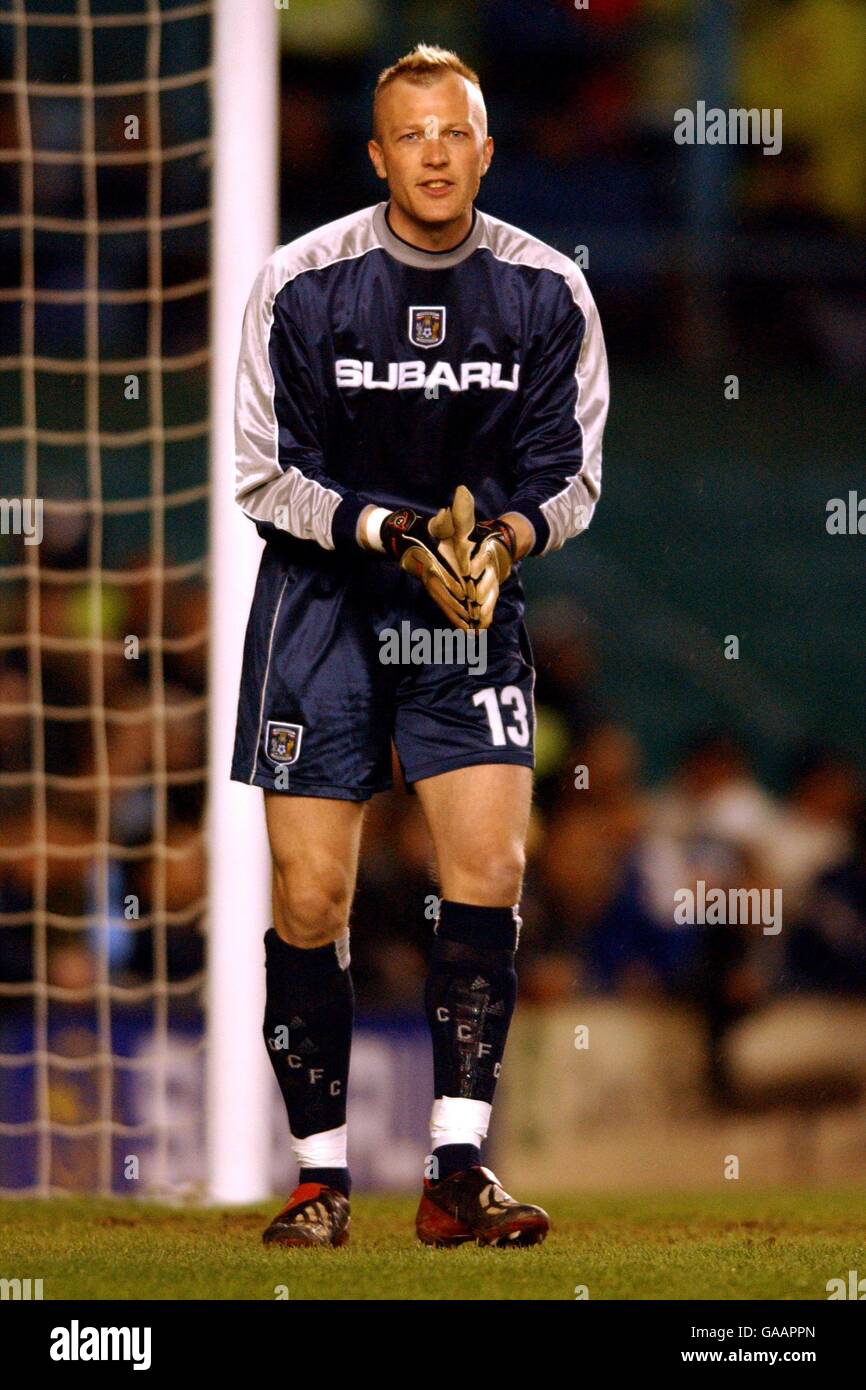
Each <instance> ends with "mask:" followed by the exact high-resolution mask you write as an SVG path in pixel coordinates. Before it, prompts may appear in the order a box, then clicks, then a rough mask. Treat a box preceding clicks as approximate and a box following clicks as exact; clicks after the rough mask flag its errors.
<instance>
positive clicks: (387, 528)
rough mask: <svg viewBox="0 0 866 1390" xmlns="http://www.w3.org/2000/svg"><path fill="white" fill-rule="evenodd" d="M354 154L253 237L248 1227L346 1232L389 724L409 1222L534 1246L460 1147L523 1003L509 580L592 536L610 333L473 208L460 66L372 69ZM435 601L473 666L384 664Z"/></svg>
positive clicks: (487, 1102) (472, 108)
mask: <svg viewBox="0 0 866 1390" xmlns="http://www.w3.org/2000/svg"><path fill="white" fill-rule="evenodd" d="M368 148H369V154H370V158H371V160H372V162H373V165H374V167H375V170H376V173H377V174H378V175H379V177H380V178H382V179H385V180H387V183H388V189H389V193H390V199H389V201H388V203H387V204H384V203H383V204H379V205H378V206H376V207H372V208H366V209H364V210H363V211H361V212H358V213H355V214H352V215H351V216H349V217H345V218H342V219H340V220H339V221H337V222H334V223H331V224H330V225H328V226H326V227H322V228H319V229H318V230H316V231H314V232H311V233H309V234H308V235H306V236H303V237H300V238H299V239H298V240H297V241H294V242H292V243H290V244H289V245H288V246H284V247H281V248H280V249H279V250H278V251H276V252H275V254H274V255H273V256H272V257H271V259H270V260H269V261H268V262H267V264H266V265H265V267H264V269H263V270H262V271H261V273H260V275H259V277H258V279H257V281H256V284H255V286H254V288H253V292H252V295H251V298H250V301H249V305H248V307H247V312H246V316H245V319H244V329H243V344H242V350H241V358H240V365H239V371H238V385H237V449H238V453H237V478H238V486H237V498H238V501H239V503H240V505H241V506H242V507H243V509H244V511H245V512H246V514H247V515H248V516H249V517H250V518H251V519H252V520H253V521H254V522H255V523H256V525H257V527H258V529H259V531H260V533H261V534H262V535H263V536H265V538H266V540H267V545H266V547H265V551H264V554H263V557H262V563H261V569H260V572H259V577H258V581H257V586H256V591H255V597H254V600H253V606H252V612H251V615H250V621H249V627H248V630H247V637H246V646H245V653H244V669H243V677H242V683H241V693H240V705H239V714H238V725H237V736H236V743H235V751H234V761H233V766H232V776H233V777H234V778H235V779H237V780H240V781H244V782H248V783H250V784H252V785H254V786H259V787H263V788H264V790H265V811H266V819H267V826H268V834H269V839H270V847H271V854H272V859H273V913H274V925H273V928H272V929H271V930H269V931H268V932H267V934H266V936H265V947H266V972H267V1006H266V1013H265V1024H264V1034H265V1040H266V1042H267V1044H268V1047H269V1055H270V1057H271V1061H272V1063H273V1066H274V1071H275V1073H276V1076H277V1080H278V1082H279V1085H280V1088H281V1090H282V1094H283V1098H284V1100H285V1104H286V1110H287V1113H288V1119H289V1128H290V1133H291V1140H292V1147H293V1152H294V1154H295V1157H296V1159H297V1161H298V1164H299V1167H300V1174H299V1183H298V1187H297V1188H296V1190H295V1191H294V1192H293V1193H292V1195H291V1197H290V1198H289V1200H288V1202H287V1204H286V1206H285V1207H284V1209H283V1211H282V1212H280V1214H279V1215H278V1216H277V1217H276V1218H275V1220H274V1221H273V1222H272V1223H271V1225H270V1226H269V1227H268V1229H267V1230H266V1231H265V1233H264V1239H265V1241H266V1242H267V1243H276V1244H280V1245H332V1246H334V1245H340V1244H341V1243H342V1242H343V1241H344V1240H345V1239H346V1238H347V1234H348V1226H349V1200H348V1199H349V1171H348V1167H347V1160H346V1123H345V1121H346V1086H347V1080H348V1073H349V1049H350V1041H351V1029H352V986H351V982H350V976H349V936H348V920H349V911H350V907H351V902H352V896H353V892H354V887H355V877H356V870H357V863H358V846H359V840H360V835H361V820H362V814H363V803H364V802H365V801H366V800H367V799H369V797H370V796H371V795H372V794H373V793H374V792H377V791H381V790H384V789H386V788H387V787H388V786H390V767H391V761H390V760H391V744H392V740H393V743H394V746H395V748H396V752H397V756H398V757H399V760H400V763H401V766H402V771H403V774H404V777H405V780H406V783H407V784H408V785H410V786H411V787H412V788H413V789H414V791H415V792H416V793H417V795H418V797H419V800H420V803H421V806H422V809H423V811H424V814H425V817H426V819H427V823H428V825H429V828H430V832H431V836H432V840H433V843H434V847H435V853H436V860H437V871H438V878H439V884H440V887H441V894H442V897H441V901H440V910H439V916H438V920H437V923H436V928H435V935H434V938H433V948H432V959H431V965H430V975H429V980H428V984H427V989H426V1011H427V1016H428V1019H429V1023H430V1029H431V1033H432V1039H433V1056H434V1073H435V1095H436V1098H435V1101H434V1104H433V1113H432V1121H431V1138H432V1154H431V1157H430V1159H428V1164H427V1178H426V1180H425V1183H424V1190H423V1194H422V1197H421V1204H420V1207H419V1211H418V1217H417V1221H416V1229H417V1233H418V1236H419V1237H420V1239H421V1240H422V1241H424V1242H426V1243H428V1244H433V1245H454V1244H460V1243H462V1242H465V1241H470V1240H472V1241H478V1242H479V1243H482V1244H489V1245H496V1244H499V1245H510V1244H517V1245H521V1244H524V1245H529V1244H535V1243H536V1242H538V1241H540V1240H543V1239H544V1236H545V1235H546V1233H547V1229H548V1224H549V1222H548V1218H547V1215H546V1213H545V1212H543V1211H542V1210H541V1209H540V1208H539V1207H535V1206H528V1205H525V1204H523V1203H519V1202H516V1201H514V1200H513V1198H511V1197H510V1196H509V1195H508V1194H507V1193H506V1192H504V1191H503V1190H502V1188H501V1187H500V1186H499V1184H498V1181H497V1179H496V1178H495V1176H494V1175H493V1174H492V1173H491V1172H490V1171H489V1170H488V1169H486V1168H484V1167H482V1166H481V1153H480V1150H481V1144H482V1142H483V1140H484V1138H485V1137H486V1134H487V1127H488V1122H489V1117H490V1110H491V1103H492V1101H493V1093H494V1089H495V1086H496V1081H497V1078H498V1076H499V1073H500V1068H501V1062H502V1056H503V1052H504V1048H505V1041H506V1036H507V1033H508V1025H509V1022H510V1019H511V1015H512V1012H513V1009H514V1003H515V997H516V974H515V969H514V958H515V951H516V948H517V941H518V933H519V928H520V918H519V916H518V904H519V899H520V890H521V879H522V874H523V863H524V840H525V836H526V829H527V823H528V818H529V809H530V800H531V795H532V771H531V769H532V766H533V751H532V747H533V703H532V686H533V670H532V664H531V652H530V648H529V643H528V640H527V638H526V634H525V630H524V627H523V621H522V619H523V595H522V589H521V585H520V580H519V577H518V573H517V570H516V568H514V566H516V564H517V562H519V561H520V560H521V559H522V558H523V557H524V556H527V555H542V554H545V553H547V552H548V551H551V550H555V549H557V548H558V547H559V546H561V545H562V544H563V543H564V542H565V541H566V540H567V539H569V538H570V537H572V536H575V535H577V534H578V532H580V531H582V530H583V529H585V527H586V526H587V525H588V523H589V520H590V517H591V515H592V512H593V509H594V506H595V503H596V501H597V499H598V495H599V486H600V483H599V480H600V470H601V437H602V430H603V426H604V420H605V415H606V412H607V368H606V361H605V353H604V343H603V339H602V333H601V328H600V325H599V321H598V315H597V313H596V309H595V305H594V303H593V300H592V297H591V295H590V293H589V290H588V288H587V286H586V283H585V281H584V278H583V276H582V274H581V272H580V271H579V270H578V269H577V268H576V267H575V266H574V265H573V264H572V262H571V261H569V260H568V259H567V258H566V257H564V256H562V255H560V254H559V253H558V252H556V251H554V250H552V249H551V248H550V247H548V246H545V245H544V244H543V243H541V242H539V241H537V240H535V239H534V238H533V237H530V236H529V235H527V234H526V233H524V232H521V231H519V230H518V229H517V228H514V227H510V226H508V225H506V224H505V223H502V222H499V221H497V220H496V219H494V218H491V217H488V216H486V215H485V214H482V213H480V212H478V211H477V210H476V209H475V207H474V199H475V196H476V194H477V192H478V188H479V185H480V181H481V178H482V177H483V175H484V174H485V173H486V172H487V169H488V168H489V166H490V161H491V158H492V155H493V141H492V140H491V139H490V137H489V136H488V134H487V117H486V112H485V108H484V101H483V98H482V95H481V91H480V87H479V84H478V78H477V77H476V75H475V74H474V73H473V72H472V71H471V69H469V68H468V67H466V66H465V64H464V63H462V62H461V61H460V59H459V58H457V57H456V55H454V54H453V53H449V52H446V51H444V50H442V49H438V48H430V47H427V46H426V45H421V46H419V47H418V48H416V49H415V50H414V51H413V52H412V53H410V54H408V55H407V56H406V57H404V58H402V59H401V60H400V61H399V62H398V63H396V64H395V65H394V66H393V67H391V68H389V69H387V70H386V71H385V72H383V73H382V75H381V76H380V78H379V81H378V84H377V87H376V93H375V98H374V111H373V139H372V140H371V141H370V143H369V146H368ZM452 498H453V505H452V506H450V507H449V503H451V502H452ZM473 500H474V509H475V511H476V512H477V515H478V516H479V517H481V518H483V520H481V521H480V522H477V523H476V522H475V517H474V514H473ZM443 614H444V615H445V617H446V618H447V623H448V625H449V626H448V631H449V632H453V630H457V631H458V632H463V633H464V634H465V633H467V632H468V633H470V634H476V637H475V638H474V639H470V642H471V640H477V641H480V640H482V638H483V639H486V652H485V662H484V666H485V669H484V674H483V676H482V675H481V674H480V672H481V665H480V664H479V665H478V666H477V668H474V667H473V666H472V664H471V663H470V660H469V659H468V658H467V660H465V661H463V662H452V663H450V664H446V663H445V662H443V661H440V662H439V663H438V664H436V663H428V664H423V665H420V666H419V665H413V664H406V665H402V666H395V665H389V664H385V663H384V662H383V661H382V660H381V659H380V657H381V655H382V652H381V641H380V639H381V638H382V636H383V634H384V633H385V632H391V631H394V630H396V631H400V630H401V624H403V623H407V622H408V624H409V625H410V629H411V631H412V632H413V633H417V632H427V633H428V634H430V633H433V632H435V631H436V630H437V629H441V628H442V624H443Z"/></svg>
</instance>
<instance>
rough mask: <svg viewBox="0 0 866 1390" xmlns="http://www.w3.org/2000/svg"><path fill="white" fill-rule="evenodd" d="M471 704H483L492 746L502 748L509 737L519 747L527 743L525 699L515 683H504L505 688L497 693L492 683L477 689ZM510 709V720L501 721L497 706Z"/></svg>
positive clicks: (527, 726)
mask: <svg viewBox="0 0 866 1390" xmlns="http://www.w3.org/2000/svg"><path fill="white" fill-rule="evenodd" d="M472 703H473V705H483V706H484V709H485V711H486V714H487V722H488V724H489V725H490V737H491V739H492V740H493V744H494V747H496V748H503V747H504V746H505V744H506V743H507V742H508V740H509V739H510V740H511V742H512V743H516V744H517V746H518V747H519V748H525V747H526V746H527V744H528V743H529V720H528V718H527V715H526V700H525V699H524V698H523V691H522V690H521V689H520V688H519V686H516V685H506V686H505V688H504V689H503V690H501V691H499V692H498V693H497V691H496V690H494V688H493V686H492V685H489V686H488V687H487V689H486V690H479V691H478V692H477V694H475V695H473V696H472ZM500 705H502V706H503V707H504V708H507V709H510V710H511V714H512V722H511V723H510V724H505V723H503V719H502V715H501V714H500V712H499V706H500Z"/></svg>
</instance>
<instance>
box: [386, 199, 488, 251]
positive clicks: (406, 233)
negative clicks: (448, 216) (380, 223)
mask: <svg viewBox="0 0 866 1390" xmlns="http://www.w3.org/2000/svg"><path fill="white" fill-rule="evenodd" d="M385 217H386V219H387V222H388V226H389V227H390V228H391V231H392V232H393V233H394V235H395V236H398V237H399V238H400V240H401V241H405V242H407V243H408V245H409V246H414V247H416V248H417V249H418V250H419V251H453V250H454V247H455V246H459V245H460V243H461V241H465V240H466V238H467V237H468V235H469V233H470V232H471V230H472V222H473V217H474V214H473V209H472V208H471V207H468V208H467V209H466V211H465V212H464V213H461V214H460V216H459V217H457V218H455V219H454V221H453V222H443V223H442V224H441V225H435V226H430V225H428V224H427V223H425V222H416V221H415V219H414V218H412V217H407V216H406V214H405V213H404V212H403V211H402V209H401V208H398V207H397V206H396V204H395V203H394V202H389V204H388V206H387V207H386V209H385Z"/></svg>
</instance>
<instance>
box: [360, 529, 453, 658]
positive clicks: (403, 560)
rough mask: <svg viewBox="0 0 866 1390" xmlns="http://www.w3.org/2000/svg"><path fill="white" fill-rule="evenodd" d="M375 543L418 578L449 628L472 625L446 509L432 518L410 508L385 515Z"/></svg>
mask: <svg viewBox="0 0 866 1390" xmlns="http://www.w3.org/2000/svg"><path fill="white" fill-rule="evenodd" d="M363 521H364V518H363V517H362V523H363ZM379 540H380V542H381V545H382V548H383V550H384V551H385V554H386V555H390V556H391V558H392V559H393V560H396V561H397V563H398V564H399V565H400V567H401V568H402V569H404V570H406V571H407V573H408V574H414V576H415V578H416V579H420V581H421V583H422V584H423V585H424V588H425V589H426V590H427V592H428V594H429V595H430V597H431V598H432V599H433V601H434V603H436V604H438V605H439V607H440V608H441V609H442V612H443V613H444V614H445V616H446V618H447V619H448V621H449V622H450V623H451V624H452V626H454V627H458V628H462V630H463V631H464V632H468V631H470V629H471V628H472V627H473V626H474V624H473V622H472V619H471V615H470V612H469V606H468V601H467V594H466V588H465V584H464V580H463V574H464V568H463V566H464V565H465V563H466V557H462V556H461V559H460V560H458V557H457V553H456V550H455V545H454V523H453V521H452V517H451V512H450V509H449V508H447V507H443V508H442V509H441V511H439V512H437V514H436V516H434V517H424V516H421V515H419V513H418V512H416V511H414V510H413V509H412V508H411V507H401V508H400V509H399V511H395V512H389V513H388V514H387V515H386V516H385V517H383V519H382V521H381V523H380V525H379ZM461 561H462V563H461Z"/></svg>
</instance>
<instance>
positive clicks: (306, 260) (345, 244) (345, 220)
mask: <svg viewBox="0 0 866 1390" xmlns="http://www.w3.org/2000/svg"><path fill="white" fill-rule="evenodd" d="M376 206H377V205H376V204H375V203H374V204H373V205H372V206H371V207H368V208H361V209H360V210H359V211H358V212H350V213H349V214H348V216H346V217H338V218H337V219H336V220H335V221H334V222H326V223H324V224H323V226H321V227H314V228H313V230H312V231H310V232H304V234H303V236H299V237H295V239H294V240H293V241H287V242H286V243H285V245H284V246H278V247H277V249H276V251H274V252H273V254H272V255H270V256H269V257H268V259H267V260H266V261H265V264H264V265H263V266H262V269H261V271H260V272H259V280H260V282H261V285H262V288H263V289H266V290H267V292H269V293H270V295H271V296H275V295H277V294H278V293H279V292H280V290H281V289H282V288H283V287H284V286H285V285H287V284H288V283H289V282H290V281H292V280H296V279H297V277H298V276H299V275H303V274H305V273H306V272H308V271H315V270H325V269H326V268H327V267H328V266H331V265H337V264H338V263H339V262H341V261H349V260H355V259H356V258H357V257H358V256H363V255H365V254H366V253H367V252H368V251H375V250H376V249H377V248H378V247H379V246H380V241H379V238H378V236H377V234H376V230H375V227H374V224H373V213H374V212H375V211H376Z"/></svg>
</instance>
